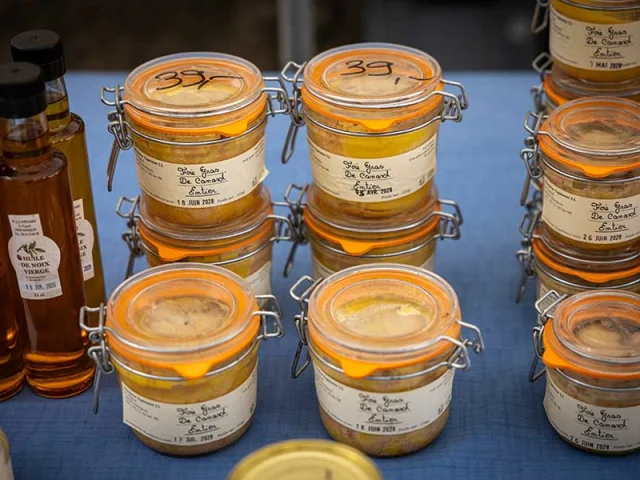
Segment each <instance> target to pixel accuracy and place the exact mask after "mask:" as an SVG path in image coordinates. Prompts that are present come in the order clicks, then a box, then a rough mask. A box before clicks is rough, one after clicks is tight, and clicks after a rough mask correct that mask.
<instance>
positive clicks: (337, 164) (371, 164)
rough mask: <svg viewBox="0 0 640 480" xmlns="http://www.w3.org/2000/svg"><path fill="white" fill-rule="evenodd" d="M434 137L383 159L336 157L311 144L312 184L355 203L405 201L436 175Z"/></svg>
mask: <svg viewBox="0 0 640 480" xmlns="http://www.w3.org/2000/svg"><path fill="white" fill-rule="evenodd" d="M436 144H437V135H434V136H433V137H431V138H430V139H429V140H427V141H426V142H425V143H423V144H422V145H420V146H419V147H418V148H416V149H414V150H411V151H410V152H406V153H403V154H400V155H395V156H393V157H384V158H351V157H343V156H342V155H336V154H334V153H331V152H329V151H327V150H324V149H323V148H320V147H319V146H318V145H316V144H315V143H313V142H312V141H311V140H309V156H310V159H311V172H312V175H313V181H314V182H315V184H316V185H318V187H320V188H321V189H322V190H324V191H325V192H327V193H329V194H330V195H333V196H334V197H337V198H340V199H343V200H349V201H352V202H381V201H387V200H395V199H398V198H402V197H406V196H407V195H410V194H411V193H413V192H415V191H416V190H419V189H420V188H421V187H422V186H423V185H424V184H426V183H427V182H429V180H431V179H432V178H433V176H434V175H435V173H436Z"/></svg>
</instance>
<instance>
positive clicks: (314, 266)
mask: <svg viewBox="0 0 640 480" xmlns="http://www.w3.org/2000/svg"><path fill="white" fill-rule="evenodd" d="M435 261H436V256H435V255H431V256H430V257H429V258H428V259H427V261H426V262H424V263H423V264H422V265H420V267H421V268H424V269H425V270H429V271H430V272H433V271H434V267H435ZM311 272H312V275H313V278H314V279H316V280H318V279H319V278H326V277H330V276H331V275H333V274H334V273H336V271H335V270H331V269H330V268H329V267H327V266H325V265H324V263H322V262H320V261H319V260H317V259H316V257H314V256H313V255H312V256H311Z"/></svg>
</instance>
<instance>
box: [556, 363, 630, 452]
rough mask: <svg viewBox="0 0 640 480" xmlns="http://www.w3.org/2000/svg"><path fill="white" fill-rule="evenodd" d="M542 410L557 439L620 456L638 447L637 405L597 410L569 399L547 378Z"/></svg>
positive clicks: (571, 398)
mask: <svg viewBox="0 0 640 480" xmlns="http://www.w3.org/2000/svg"><path fill="white" fill-rule="evenodd" d="M544 409H545V411H546V412H547V417H549V422H550V423H551V425H553V428H555V429H556V430H557V431H558V433H560V435H562V436H563V437H564V438H566V439H567V440H569V441H570V442H572V443H574V444H575V445H577V446H580V447H584V448H589V449H592V450H598V451H600V452H611V453H622V452H626V451H629V450H634V449H636V448H638V447H640V405H636V406H633V407H623V408H610V407H601V406H599V405H593V404H590V403H586V402H583V401H580V400H578V399H576V398H573V397H570V396H569V395H567V394H566V393H565V392H563V391H562V390H560V388H558V385H557V384H556V383H555V382H554V381H553V379H552V377H551V376H550V375H547V388H546V393H545V396H544Z"/></svg>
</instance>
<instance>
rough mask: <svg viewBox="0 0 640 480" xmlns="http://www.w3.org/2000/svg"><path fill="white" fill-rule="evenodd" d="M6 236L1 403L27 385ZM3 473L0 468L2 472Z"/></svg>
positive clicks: (0, 286)
mask: <svg viewBox="0 0 640 480" xmlns="http://www.w3.org/2000/svg"><path fill="white" fill-rule="evenodd" d="M6 239H7V235H5V234H4V232H3V231H2V229H0V401H1V400H5V399H7V398H9V397H11V396H13V395H15V394H16V393H18V392H19V391H20V389H21V388H22V386H23V385H24V362H23V359H22V344H21V341H20V340H21V339H20V337H19V334H18V332H19V330H18V329H19V327H20V328H21V329H22V328H23V325H24V309H23V307H22V301H21V299H20V293H19V292H18V285H17V284H16V281H15V277H14V276H13V275H12V274H11V267H10V266H9V255H8V252H7V240H6ZM1 471H2V469H1V465H0V472H1Z"/></svg>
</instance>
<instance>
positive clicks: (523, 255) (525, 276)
mask: <svg viewBox="0 0 640 480" xmlns="http://www.w3.org/2000/svg"><path fill="white" fill-rule="evenodd" d="M540 213H541V212H540V211H539V210H529V211H527V212H526V213H525V214H524V216H523V217H522V221H521V222H520V233H521V234H522V236H523V239H522V240H521V248H520V249H519V250H518V251H516V260H518V263H519V265H520V269H521V271H522V275H521V276H520V283H519V285H518V291H517V293H516V303H520V302H521V301H522V299H523V298H524V293H525V291H526V288H527V281H528V280H529V279H530V278H533V277H534V276H535V270H534V268H533V262H534V255H533V239H534V238H536V235H535V231H536V228H537V225H538V222H539V220H540Z"/></svg>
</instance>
